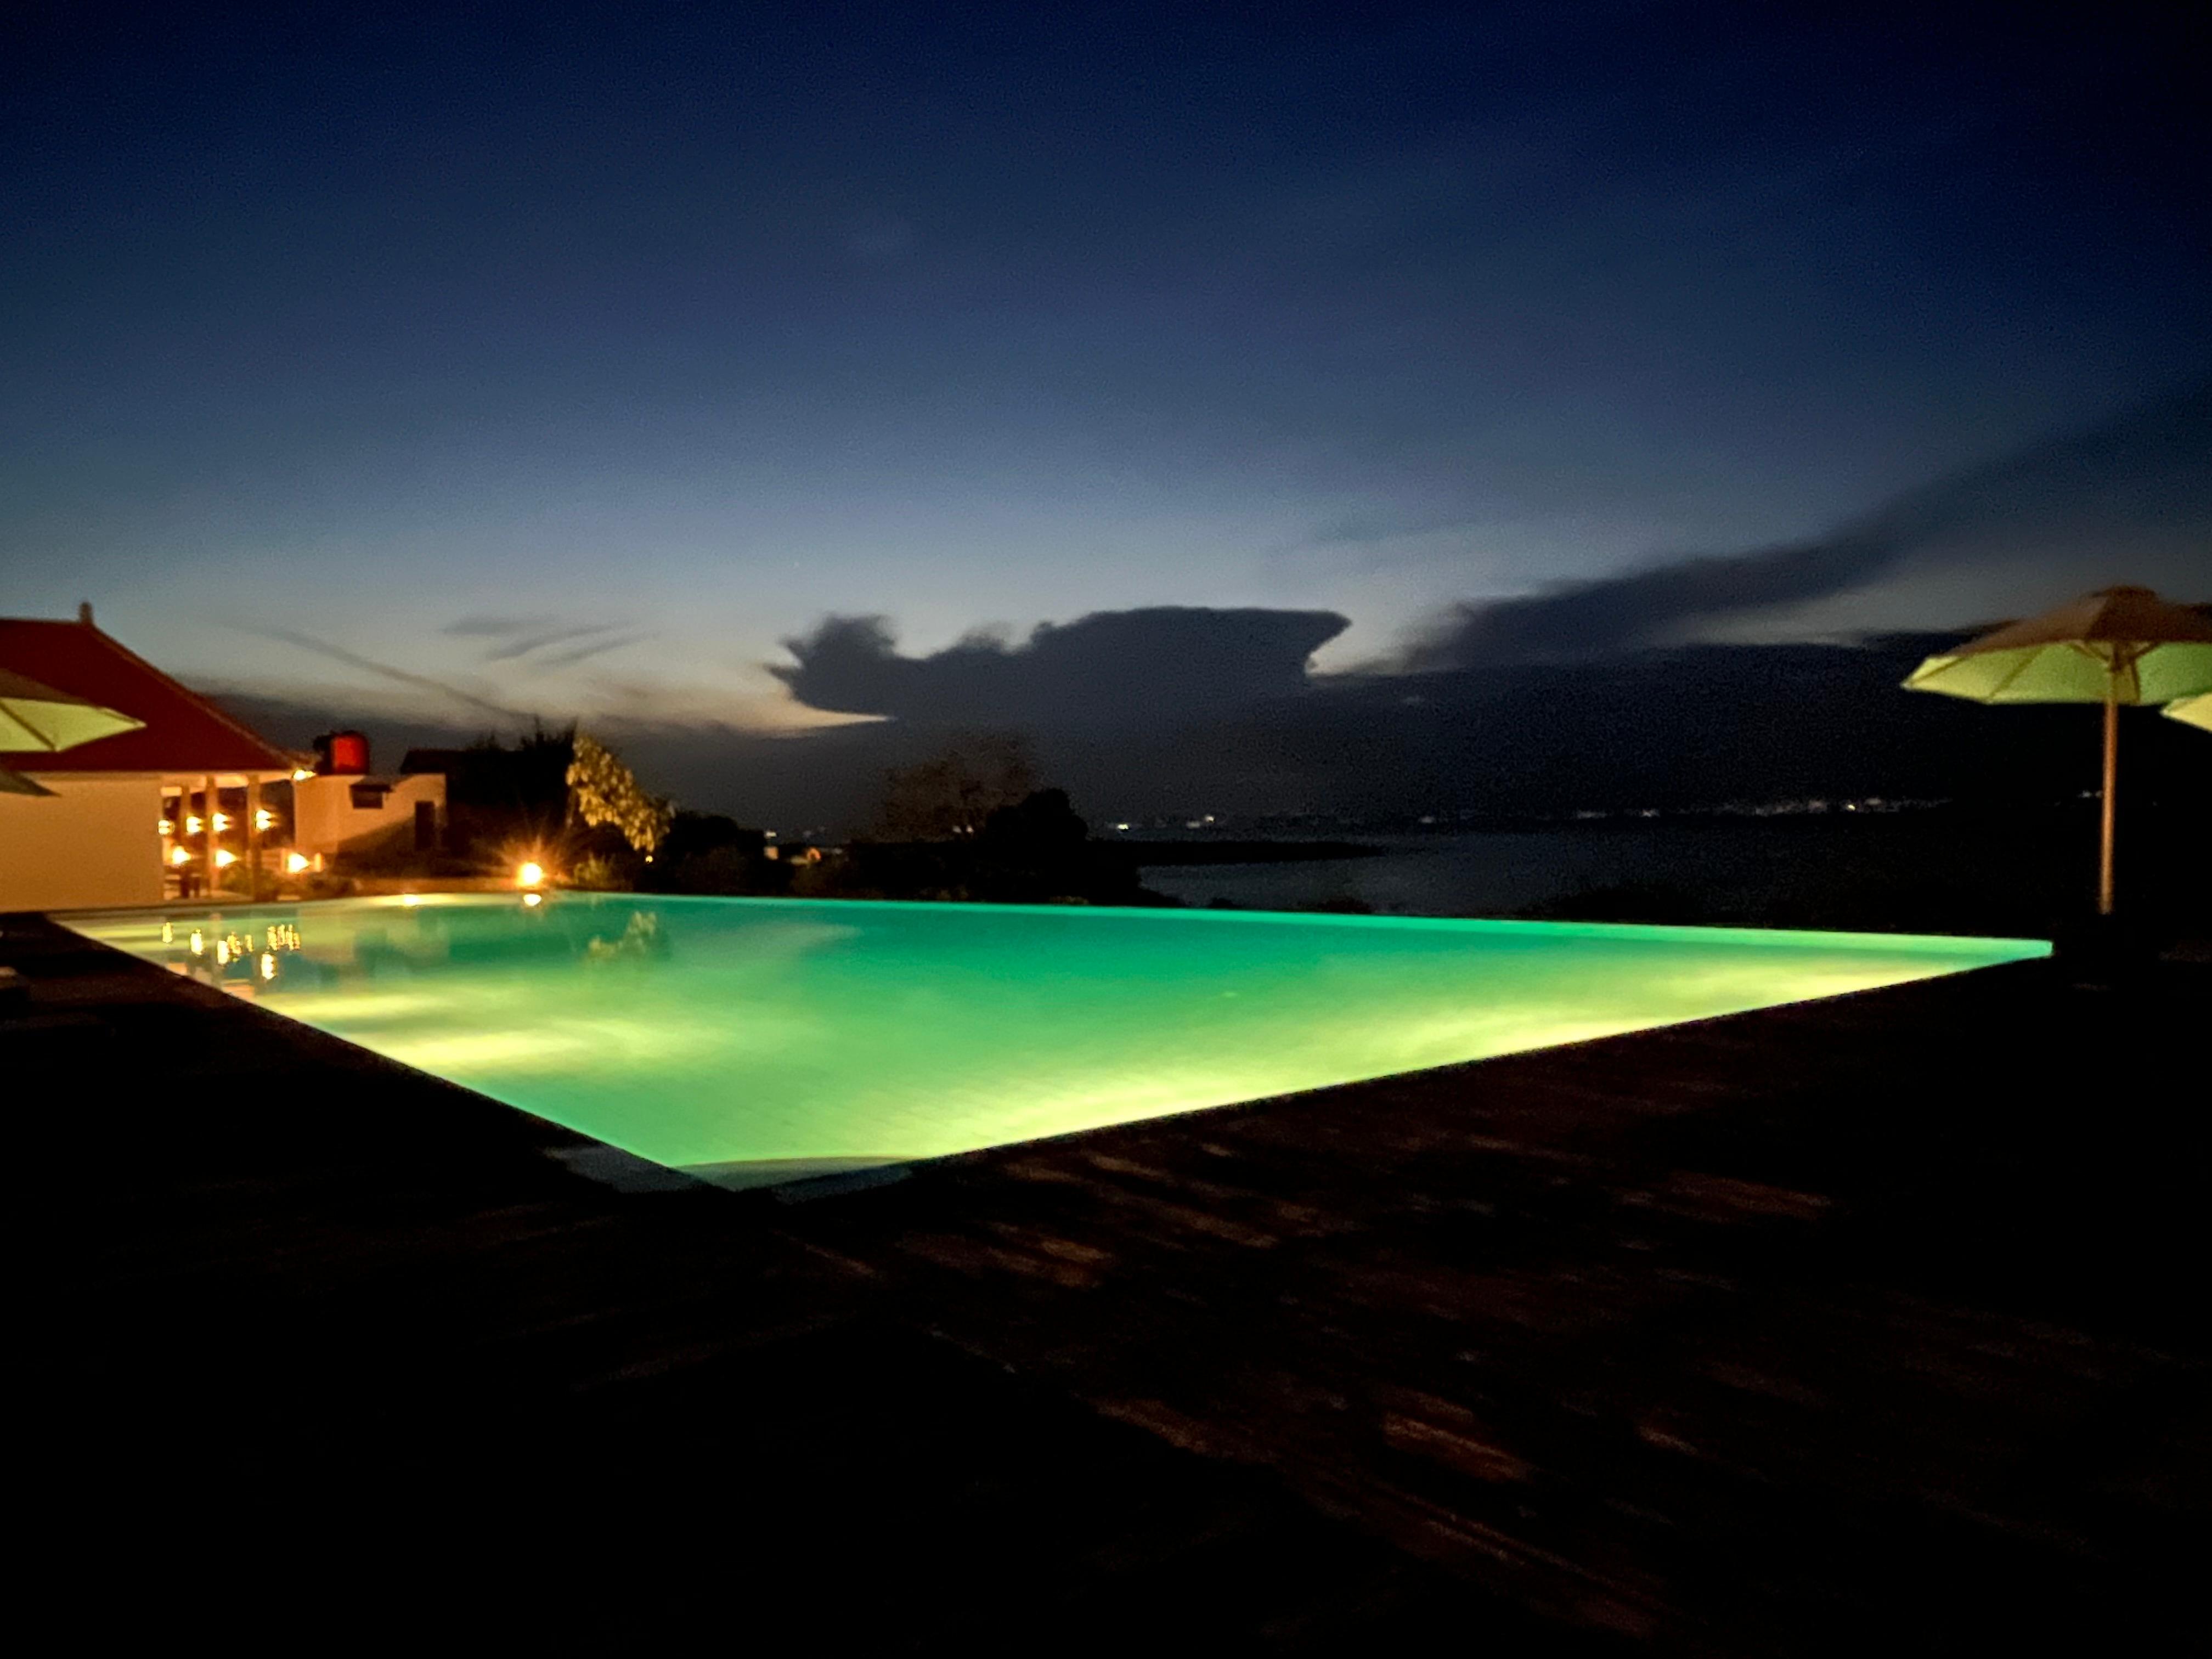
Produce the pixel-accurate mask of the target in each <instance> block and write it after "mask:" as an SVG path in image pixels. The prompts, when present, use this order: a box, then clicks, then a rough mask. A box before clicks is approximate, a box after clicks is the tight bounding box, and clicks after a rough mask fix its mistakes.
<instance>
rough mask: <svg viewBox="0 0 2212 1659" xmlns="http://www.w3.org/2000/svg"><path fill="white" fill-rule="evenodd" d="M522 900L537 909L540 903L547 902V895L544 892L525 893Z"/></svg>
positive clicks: (529, 906)
mask: <svg viewBox="0 0 2212 1659" xmlns="http://www.w3.org/2000/svg"><path fill="white" fill-rule="evenodd" d="M522 902H523V903H524V904H525V905H526V906H527V907H528V908H531V909H532V910H535V909H536V908H538V906H539V905H541V904H543V903H544V902H545V895H544V894H543V893H525V894H524V895H523V896H522Z"/></svg>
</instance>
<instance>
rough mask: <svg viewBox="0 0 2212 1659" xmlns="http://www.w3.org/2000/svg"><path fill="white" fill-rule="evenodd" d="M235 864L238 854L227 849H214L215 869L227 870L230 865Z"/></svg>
mask: <svg viewBox="0 0 2212 1659" xmlns="http://www.w3.org/2000/svg"><path fill="white" fill-rule="evenodd" d="M237 862H238V854H235V853H234V852H232V851H231V850H230V848H228V847H218V848H216V854H215V867H216V869H218V870H228V869H229V868H230V866H232V865H234V864H235V863H237Z"/></svg>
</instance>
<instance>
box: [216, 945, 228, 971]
mask: <svg viewBox="0 0 2212 1659" xmlns="http://www.w3.org/2000/svg"><path fill="white" fill-rule="evenodd" d="M229 961H230V941H229V940H228V939H217V940H216V942H215V965H216V967H218V968H221V967H223V966H225V965H226V964H228V962H229Z"/></svg>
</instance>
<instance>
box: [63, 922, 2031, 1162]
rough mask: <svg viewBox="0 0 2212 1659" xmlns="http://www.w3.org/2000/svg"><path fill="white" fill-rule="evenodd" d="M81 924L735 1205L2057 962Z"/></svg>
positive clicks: (1502, 946) (1640, 933)
mask: <svg viewBox="0 0 2212 1659" xmlns="http://www.w3.org/2000/svg"><path fill="white" fill-rule="evenodd" d="M71 925H72V926H74V927H76V928H77V929H78V930H79V931H80V932H82V933H87V934H89V935H90V936H91V937H93V938H94V939H102V940H105V941H106V942H107V943H109V944H111V945H117V946H118V947H120V948H121V949H124V950H126V951H132V952H134V953H136V954H137V955H139V956H143V957H149V958H151V959H152V960H154V961H156V962H161V963H167V964H169V965H170V966H172V967H173V968H175V969H179V971H183V972H187V973H191V974H193V975H198V976H201V977H204V978H207V979H210V980H212V981H216V982H219V983H222V984H223V985H225V986H226V987H230V988H232V989H234V990H236V991H237V992H238V993H240V994H242V995H248V996H252V997H254V998H256V999H258V1000H261V1001H263V1002H264V1003H265V1004H267V1006H270V1007H271V1008H274V1009H276V1010H278V1011H280V1012H283V1013H286V1014H289V1015H291V1016H292V1017H293V1018H296V1019H300V1020H303V1021H305V1022H306V1023H307V1024H310V1025H313V1026H316V1027H318V1028H319V1029H320V1030H325V1031H330V1032H333V1033H335V1034H337V1036H342V1037H345V1038H347V1039H349V1041H351V1042H356V1043H359V1044H360V1045H361V1046H362V1047H363V1048H372V1049H374V1050H375V1051H376V1052H377V1053H379V1054H386V1055H389V1056H390V1057H391V1058H392V1059H394V1060H403V1061H404V1062H406V1063H407V1064H409V1065H410V1066H419V1067H420V1068H422V1070H424V1071H426V1072H432V1073H436V1074H437V1075H438V1076H440V1077H442V1078H447V1079H451V1080H453V1082H456V1083H460V1084H465V1085H468V1086H469V1087H471V1088H473V1089H477V1090H480V1091H483V1093H485V1094H488V1095H491V1096H493V1097H495V1098H497V1099H500V1100H502V1101H506V1102H507V1103H510V1104H512V1105H514V1106H519V1107H520V1108H522V1109H524V1110H526V1111H528V1112H532V1113H535V1114H537V1115H538V1116H541V1117H545V1118H550V1119H551V1120H553V1121H555V1122H557V1123H561V1124H564V1125H567V1126H568V1127H570V1128H573V1129H576V1130H579V1131H580V1132H581V1133H585V1134H587V1135H590V1136H592V1137H594V1138H596V1139H599V1140H603V1141H606V1142H609V1143H611V1144H612V1145H614V1146H619V1147H622V1148H623V1149H624V1150H626V1151H628V1152H633V1153H635V1154H637V1155H639V1156H641V1157H643V1158H649V1159H652V1160H653V1161H654V1162H656V1163H659V1164H670V1165H674V1166H676V1167H678V1168H683V1169H688V1170H695V1171H696V1172H699V1173H701V1174H706V1175H709V1176H714V1177H716V1178H720V1179H724V1180H729V1181H732V1182H745V1181H748V1180H752V1179H763V1178H769V1177H778V1178H781V1177H787V1176H789V1175H791V1174H793V1173H797V1172H804V1171H805V1170H811V1169H830V1168H837V1167H842V1166H847V1165H851V1164H872V1163H877V1162H897V1161H902V1160H906V1159H910V1158H928V1157H933V1156H937V1155H939V1154H943V1153H948V1152H963V1151H967V1150H969V1149H972V1148H975V1147H978V1146H994V1145H998V1144H1001V1143H1004V1142H1008V1141H1016V1140H1027V1139H1033V1138H1036V1137H1038V1136H1042V1135H1053V1134H1062V1133H1067V1132H1069V1131H1072V1130H1077V1129H1087V1128H1096V1127H1099V1126H1101V1125H1103V1124H1109V1123H1121V1122H1127V1121H1130V1120H1131V1119H1134V1118H1145V1117H1153V1116H1158V1115H1161V1114H1164V1113H1168V1112H1178V1111H1186V1110H1188V1109H1192V1108H1194V1107H1201V1106H1215V1105H1220V1104H1223V1103H1227V1102H1231V1101H1241V1100H1252V1099H1256V1098H1258V1097H1262V1096H1267V1095H1275V1094H1282V1093H1285V1092H1288V1091H1293V1090H1299V1089H1310V1088H1316V1087H1318V1086H1320V1085H1324V1084H1332V1083H1344V1082H1349V1081H1352V1079H1358V1078H1371V1077H1378V1076H1383V1075H1385V1074H1387V1073H1393V1072H1407V1071H1412V1070H1414V1069H1416V1068H1419V1067H1421V1066H1438V1065H1443V1064H1445V1063H1448V1062H1449V1061H1454V1060H1474V1059H1479V1058H1481V1057H1483V1056H1486V1055H1490V1054H1505V1053H1510V1052H1511V1051H1514V1050H1516V1049H1524V1048H1542V1047H1545V1046H1547V1045H1548V1044H1552V1043H1559V1042H1575V1041H1577V1040H1579V1039H1582V1038H1586V1037H1595V1036H1607V1035H1609V1034H1612V1033H1614V1032H1619V1031H1629V1030H1638V1029H1639V1028H1641V1027H1645V1026H1652V1025H1664V1024H1669V1023H1672V1022H1674V1021H1678V1020H1686V1019H1696V1018H1703V1017H1705V1016H1709V1015H1713V1014H1722V1013H1729V1012H1737V1011H1740V1010H1743V1009H1747V1008H1759V1007H1765V1006H1771V1005H1772V1004H1775V1003H1781V1002H1792V1001H1797V1000H1802V999H1805V998H1808V997H1818V996H1827V995H1831V994H1836V993H1838V992H1844V991H1856V990H1863V989H1865V988H1868V987H1873V986H1878V985H1892V984H1896V983H1898V982H1899V981H1906V980H1915V979H1924V978H1928V977H1930V976H1932V975H1938V974H1947V973H1952V972H1956V971H1958V970H1960V969H1968V968H1978V967H1982V966H1984V965H1986V964H1989V963H1999V962H2007V961H2013V960H2016V959H2019V958H2021V957H2036V956H2042V955H2044V954H2045V953H2046V952H2047V951H2048V949H2049V947H2048V946H2047V945H2042V944H2039V943H2034V942H2029V941H2023V940H2016V939H1934V938H1915V937H1905V936H1898V935H1887V934H1872V933H1772V932H1760V931H1751V930H1741V929H1719V928H1686V927H1598V926H1585V925H1557V924H1552V923H1534V922H1497V921H1433V920H1427V919H1416V918H1406V917H1369V916H1316V915H1260V914H1253V913H1249V912H1223V911H1188V910H1109V909H1085V908H1064V907H1054V906H992V905H950V904H874V903H837V902H799V901H785V900H770V899H689V898H656V897H635V896H628V895H583V894H562V895H556V896H551V897H550V898H548V899H546V900H545V901H544V902H542V903H539V904H536V905H530V904H526V903H525V902H523V901H522V900H521V899H520V897H519V896H518V897H507V896H433V897H425V898H423V899H422V900H421V901H420V902H413V901H402V900H400V899H397V898H388V899H387V898H379V899H360V900H345V901H340V902H327V903H320V904H305V905H293V906H281V907H279V906H264V907H261V908H250V909H232V910H225V911H222V912H220V913H214V912H210V913H201V914H198V915H187V914H174V913H173V914H168V915H150V914H149V915H132V916H119V917H99V918H88V917H80V918H76V919H73V920H72V923H71Z"/></svg>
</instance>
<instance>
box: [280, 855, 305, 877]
mask: <svg viewBox="0 0 2212 1659" xmlns="http://www.w3.org/2000/svg"><path fill="white" fill-rule="evenodd" d="M284 868H285V870H286V872H288V873H289V874H291V875H295V876H296V875H298V874H299V873H300V872H301V871H302V870H304V869H306V868H307V854H305V853H287V854H284Z"/></svg>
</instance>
